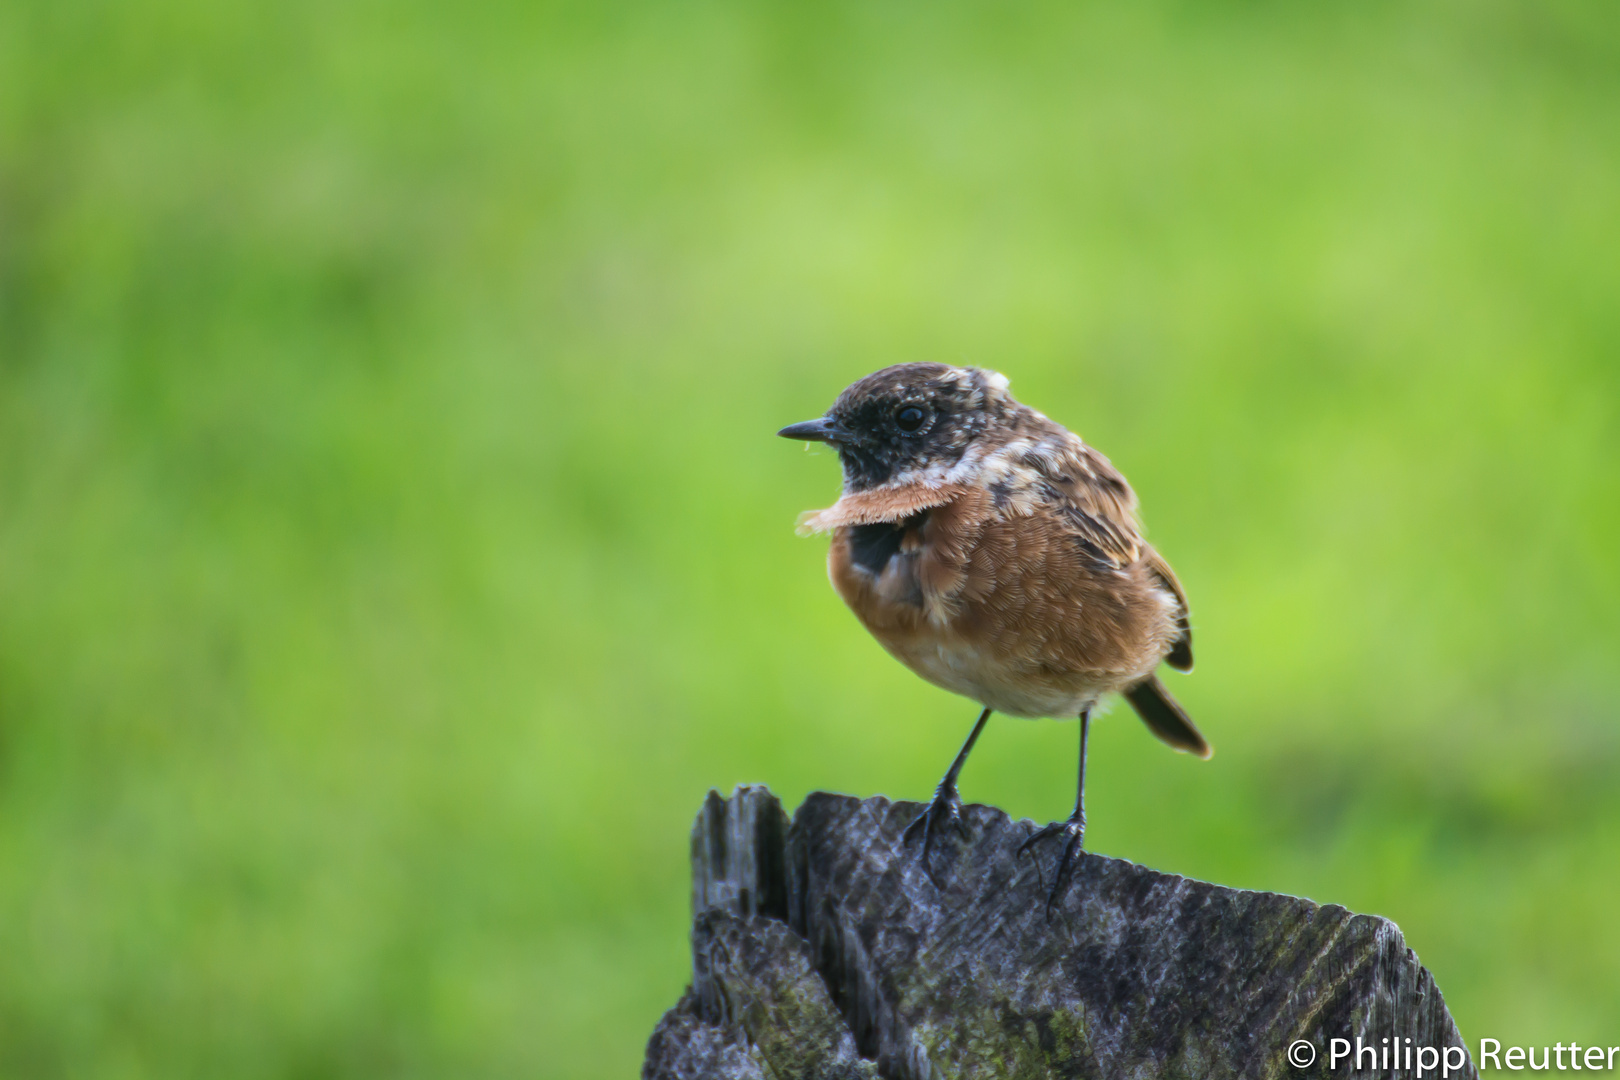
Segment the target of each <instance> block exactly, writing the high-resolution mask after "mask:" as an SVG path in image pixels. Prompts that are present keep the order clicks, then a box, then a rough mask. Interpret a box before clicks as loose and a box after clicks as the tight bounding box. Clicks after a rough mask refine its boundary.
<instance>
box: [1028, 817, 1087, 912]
mask: <svg viewBox="0 0 1620 1080" xmlns="http://www.w3.org/2000/svg"><path fill="white" fill-rule="evenodd" d="M1050 836H1061V837H1063V838H1064V844H1063V857H1062V858H1061V859H1059V860H1058V866H1057V874H1056V876H1055V877H1053V878H1052V889H1051V891H1050V892H1048V893H1047V894H1046V917H1047V919H1048V920H1050V919H1051V918H1052V904H1053V902H1054V901H1056V900H1057V898H1058V893H1060V892H1062V891H1063V887H1064V885H1066V884H1067V883H1068V881H1069V879H1070V878H1071V877H1072V876H1073V875H1074V867H1075V865H1076V863H1077V862H1078V860H1077V859H1076V858H1075V855H1076V853H1077V852H1079V851H1080V850H1081V842H1082V841H1083V840H1084V839H1085V836H1086V816H1085V815H1084V814H1074V815H1072V816H1071V817H1070V818H1069V820H1067V821H1054V822H1052V823H1051V824H1050V825H1048V826H1046V827H1045V828H1043V829H1039V830H1037V831H1036V832H1034V833H1033V834H1031V835H1030V838H1029V839H1028V840H1025V841H1024V842H1023V843H1022V844H1019V845H1018V854H1019V855H1022V854H1023V853H1024V852H1025V851H1026V850H1028V849H1029V848H1031V847H1033V846H1034V845H1035V844H1038V843H1040V842H1041V841H1042V840H1045V839H1046V838H1047V837H1050ZM1035 872H1036V873H1037V874H1040V873H1041V864H1040V860H1039V859H1037V860H1036V862H1035ZM1045 884H1046V877H1045V875H1044V874H1043V875H1041V885H1042V886H1043V887H1044V886H1045Z"/></svg>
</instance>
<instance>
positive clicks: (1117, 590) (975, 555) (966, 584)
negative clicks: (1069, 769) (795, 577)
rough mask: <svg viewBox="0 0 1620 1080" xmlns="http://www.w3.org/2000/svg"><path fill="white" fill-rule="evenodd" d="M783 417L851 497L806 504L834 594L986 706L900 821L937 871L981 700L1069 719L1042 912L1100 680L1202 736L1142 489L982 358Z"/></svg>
mask: <svg viewBox="0 0 1620 1080" xmlns="http://www.w3.org/2000/svg"><path fill="white" fill-rule="evenodd" d="M778 434H779V435H782V436H784V437H786V438H789V439H805V440H813V441H816V442H824V443H828V444H830V445H831V446H833V447H834V448H835V449H836V450H837V451H838V457H839V460H840V462H841V463H842V465H843V469H844V493H843V497H842V498H840V499H839V500H838V502H837V503H836V504H835V505H833V506H832V507H830V508H828V509H826V510H821V511H818V512H814V513H810V514H806V515H804V516H803V517H802V518H801V520H800V531H801V532H807V533H809V532H831V533H832V548H831V550H830V551H829V553H828V556H827V572H828V576H829V577H831V578H832V583H833V586H834V588H836V589H837V590H838V595H839V596H841V597H843V599H844V602H845V603H846V604H848V605H849V606H850V609H851V610H853V611H854V612H855V615H856V617H857V618H859V619H860V620H861V622H862V623H863V624H864V625H865V626H866V629H867V630H869V631H870V632H871V634H872V636H873V637H875V638H877V639H878V641H879V642H880V643H881V644H882V645H883V647H884V648H885V649H887V650H888V651H889V652H890V653H891V654H892V655H893V656H894V657H895V658H896V659H898V660H899V661H900V662H901V663H903V664H905V665H906V666H907V667H909V668H910V669H911V670H912V671H914V672H916V673H917V674H918V675H921V676H922V677H923V678H925V679H927V680H928V681H929V682H931V683H934V684H935V685H936V686H942V687H944V688H945V689H947V690H951V691H954V692H955V693H958V694H961V695H963V696H964V697H968V698H971V699H973V700H974V701H976V702H978V703H979V704H980V705H982V706H983V711H982V712H981V713H980V714H979V718H978V721H977V723H975V724H974V725H973V730H972V731H971V732H970V733H969V734H968V737H967V741H966V742H965V743H964V744H963V745H962V749H961V751H960V752H959V753H958V754H957V755H956V759H955V760H954V761H953V762H951V767H950V768H949V769H948V770H947V771H946V773H945V777H944V779H942V780H941V781H940V782H939V787H938V788H937V789H936V790H935V792H934V798H933V800H932V801H931V802H930V803H929V805H928V808H927V809H926V810H925V811H923V813H922V814H921V815H919V816H918V818H917V819H916V820H915V821H914V822H912V824H911V825H910V827H908V828H907V830H906V840H907V841H908V842H909V841H910V840H911V839H912V838H913V837H914V836H915V835H916V834H917V833H918V832H921V834H922V852H921V857H922V861H923V867H924V869H925V870H926V871H927V873H928V875H929V877H930V878H933V876H934V872H933V868H932V866H931V865H930V861H929V849H930V846H931V844H932V840H933V837H934V835H935V834H936V833H937V832H939V831H941V830H943V829H944V828H946V827H954V828H955V829H956V830H958V831H959V832H961V834H962V835H963V836H966V835H967V830H966V828H965V827H964V826H963V824H962V820H961V806H962V801H961V798H960V796H959V795H958V794H957V790H956V782H957V776H958V775H959V774H960V773H961V771H962V765H963V763H964V762H965V761H966V760H967V756H968V752H969V751H971V750H972V749H973V744H974V742H976V741H977V740H978V738H979V733H980V732H981V731H982V730H984V725H985V722H986V721H987V720H988V719H989V718H990V714H991V712H1000V713H1006V714H1007V715H1009V716H1021V717H1058V718H1067V717H1078V718H1079V720H1080V766H1079V780H1078V783H1077V790H1076V793H1075V801H1074V813H1073V814H1071V815H1070V816H1069V818H1068V820H1067V821H1063V822H1053V823H1052V824H1050V825H1047V826H1046V827H1045V828H1043V829H1041V830H1039V831H1038V832H1036V833H1034V834H1033V835H1031V836H1030V837H1029V839H1028V840H1026V841H1025V842H1024V844H1023V846H1022V847H1021V848H1020V849H1019V854H1022V853H1023V852H1024V851H1025V850H1027V849H1028V848H1030V847H1031V846H1032V845H1034V844H1036V843H1038V842H1039V841H1041V840H1044V839H1047V838H1050V837H1056V838H1061V839H1062V840H1063V841H1064V844H1063V854H1062V856H1061V858H1060V859H1059V861H1058V865H1057V872H1056V874H1055V875H1054V877H1053V881H1052V888H1051V891H1050V892H1049V893H1048V897H1047V910H1048V912H1050V910H1051V904H1052V901H1053V899H1055V897H1056V896H1057V895H1058V892H1059V890H1060V889H1061V888H1062V886H1063V883H1064V880H1065V878H1066V876H1067V875H1068V874H1069V873H1070V871H1071V868H1072V864H1073V862H1074V858H1075V852H1076V851H1077V850H1079V849H1080V847H1081V845H1082V843H1083V841H1084V837H1085V827H1086V813H1085V784H1086V737H1087V735H1088V733H1089V731H1090V718H1091V712H1092V710H1093V708H1094V707H1095V706H1096V704H1097V700H1098V699H1099V698H1100V697H1101V696H1102V695H1104V694H1106V693H1109V692H1110V691H1118V692H1119V693H1121V694H1123V695H1124V696H1125V699H1126V700H1127V701H1129V702H1130V703H1131V705H1132V706H1133V707H1134V708H1135V709H1136V712H1137V713H1138V714H1139V715H1140V716H1141V717H1142V719H1143V721H1145V722H1146V723H1147V726H1148V727H1149V728H1150V729H1151V730H1152V731H1153V733H1154V734H1155V735H1157V736H1158V737H1159V738H1161V739H1163V740H1164V741H1165V742H1167V743H1169V744H1170V745H1171V746H1173V747H1175V748H1176V749H1178V750H1185V751H1188V752H1190V753H1193V754H1197V755H1198V756H1200V757H1204V758H1207V757H1209V755H1210V747H1209V744H1208V743H1207V742H1205V741H1204V737H1203V736H1202V735H1200V734H1199V733H1198V729H1197V728H1196V727H1194V726H1193V722H1192V720H1191V719H1189V718H1188V716H1187V714H1186V712H1184V711H1183V710H1182V708H1181V706H1180V705H1178V704H1177V703H1176V700H1175V699H1174V698H1173V697H1171V696H1170V692H1169V691H1168V690H1166V689H1165V686H1164V684H1163V683H1162V682H1160V681H1159V677H1158V676H1157V675H1156V674H1155V672H1156V670H1157V668H1158V666H1159V663H1160V662H1161V661H1163V662H1164V663H1167V664H1169V665H1170V666H1171V667H1173V668H1176V669H1177V670H1180V671H1190V670H1191V669H1192V664H1193V657H1192V630H1191V628H1190V626H1189V625H1188V619H1187V598H1186V595H1185V594H1184V593H1183V592H1182V589H1181V584H1180V582H1178V581H1177V580H1176V575H1175V574H1174V572H1172V571H1171V569H1170V565H1169V564H1168V563H1166V562H1165V561H1164V559H1163V557H1161V556H1160V555H1159V553H1158V552H1157V551H1155V550H1153V548H1152V547H1151V546H1150V545H1149V544H1148V543H1147V541H1146V540H1144V539H1143V538H1142V526H1141V523H1140V521H1139V520H1138V518H1137V513H1136V495H1135V493H1134V492H1133V491H1132V490H1131V488H1130V486H1129V485H1128V484H1126V482H1125V478H1124V477H1123V476H1121V475H1120V473H1119V471H1118V470H1116V469H1115V468H1114V467H1113V466H1112V465H1111V464H1109V462H1108V459H1107V458H1105V457H1103V456H1102V455H1101V454H1099V453H1098V452H1097V451H1095V450H1093V449H1092V448H1091V447H1089V446H1087V445H1086V444H1085V443H1084V442H1082V441H1081V440H1080V437H1079V436H1078V435H1075V434H1074V433H1073V432H1071V431H1069V430H1067V429H1066V428H1064V427H1063V426H1062V425H1060V424H1057V423H1054V422H1053V421H1051V420H1049V419H1047V418H1046V417H1045V416H1043V415H1041V414H1040V413H1038V412H1036V411H1035V410H1034V409H1031V408H1029V407H1028V406H1026V405H1022V404H1020V403H1019V402H1017V401H1015V400H1014V399H1013V397H1012V395H1011V394H1010V393H1008V391H1007V380H1006V378H1004V377H1003V376H1001V375H999V374H997V373H995V372H992V371H985V370H982V369H980V368H962V367H952V366H950V365H947V364H899V365H896V366H894V367H889V368H884V369H883V370H882V371H879V372H876V373H874V374H871V375H868V376H867V377H866V378H864V379H861V380H860V381H858V382H856V383H854V384H852V385H851V386H850V387H848V388H847V389H846V390H845V391H844V392H843V393H842V394H840V395H839V396H838V400H837V401H835V402H833V405H832V408H830V409H828V410H827V414H826V415H825V416H823V417H821V418H820V419H817V420H808V421H806V422H804V423H802V424H793V425H792V426H790V427H785V428H783V429H782V430H781V431H780V432H778ZM936 883H937V881H936Z"/></svg>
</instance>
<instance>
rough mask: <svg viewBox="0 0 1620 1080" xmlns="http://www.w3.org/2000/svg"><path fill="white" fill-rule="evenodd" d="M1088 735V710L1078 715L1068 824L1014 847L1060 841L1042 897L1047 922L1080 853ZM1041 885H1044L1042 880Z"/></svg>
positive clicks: (1058, 824) (1021, 850)
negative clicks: (1077, 778)
mask: <svg viewBox="0 0 1620 1080" xmlns="http://www.w3.org/2000/svg"><path fill="white" fill-rule="evenodd" d="M1090 731H1091V710H1090V709H1087V710H1086V711H1085V712H1083V713H1081V714H1080V781H1079V784H1078V786H1077V788H1076V790H1075V795H1074V813H1072V814H1070V815H1069V820H1068V821H1054V822H1052V823H1051V824H1050V825H1048V826H1046V827H1045V828H1044V829H1041V830H1039V831H1038V832H1036V833H1035V834H1034V835H1032V836H1031V837H1030V838H1029V839H1028V840H1025V841H1024V842H1023V843H1022V844H1020V845H1019V846H1018V854H1020V855H1022V854H1023V853H1024V851H1025V849H1026V848H1028V847H1030V846H1031V845H1033V844H1035V843H1037V842H1038V841H1041V840H1045V839H1046V838H1047V837H1049V836H1061V837H1063V838H1064V844H1063V857H1062V858H1061V859H1059V860H1058V866H1057V875H1056V876H1055V877H1053V879H1052V891H1051V892H1049V893H1047V894H1046V917H1047V918H1048V919H1050V918H1051V917H1052V902H1053V901H1054V900H1056V899H1057V896H1058V893H1059V892H1061V891H1062V890H1063V886H1064V884H1065V883H1066V882H1067V880H1068V878H1069V875H1070V873H1071V872H1072V871H1073V869H1074V864H1075V853H1076V852H1078V851H1079V850H1080V845H1081V843H1082V842H1083V841H1084V840H1085V837H1086V736H1087V735H1088V734H1089V733H1090ZM1035 871H1036V873H1039V872H1040V863H1039V862H1037V863H1036V864H1035ZM1042 881H1043V883H1044V881H1045V879H1044V877H1043V879H1042Z"/></svg>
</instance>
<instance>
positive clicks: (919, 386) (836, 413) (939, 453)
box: [777, 364, 1017, 492]
mask: <svg viewBox="0 0 1620 1080" xmlns="http://www.w3.org/2000/svg"><path fill="white" fill-rule="evenodd" d="M1016 407H1017V405H1016V403H1015V402H1014V401H1013V400H1012V398H1011V397H1010V396H1009V395H1008V394H1007V380H1006V379H1005V378H1004V377H1003V376H1001V375H999V374H997V373H996V372H993V371H985V370H984V369H982V368H963V367H952V366H950V365H949V364H896V365H895V366H894V367H887V368H884V369H883V370H882V371H876V372H873V373H872V374H871V375H868V376H866V378H864V379H861V380H859V381H858V382H855V383H852V384H850V386H849V387H848V388H846V389H845V390H844V392H843V393H842V394H839V395H838V400H837V401H834V402H833V404H832V408H830V409H828V410H827V415H825V416H822V417H819V418H818V419H815V420H806V421H805V422H804V423H802V424H792V425H790V426H788V427H785V428H783V429H782V430H781V431H779V432H777V434H778V435H781V436H782V437H783V438H788V439H805V440H808V441H813V442H824V443H828V444H829V445H831V446H832V447H834V448H835V449H836V450H837V451H838V457H839V460H840V461H842V462H843V466H844V490H845V491H848V492H856V491H865V490H867V489H869V488H874V487H878V486H880V485H884V484H893V483H900V484H904V483H908V482H911V481H915V480H924V481H932V482H935V483H938V482H941V481H943V480H945V479H946V476H947V474H948V473H949V472H950V470H951V469H952V467H954V466H955V465H956V464H957V463H958V462H960V461H961V460H962V456H963V455H964V454H965V453H966V452H967V451H968V449H969V448H970V447H971V446H972V445H973V444H974V442H975V440H977V439H979V438H980V437H981V436H982V435H983V434H984V433H985V432H986V431H987V430H989V429H990V428H991V427H992V426H993V425H994V424H995V422H996V421H997V419H998V418H999V417H1000V416H1001V415H1002V413H1003V412H1005V411H1006V410H1007V409H1008V408H1016Z"/></svg>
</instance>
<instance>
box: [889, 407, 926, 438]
mask: <svg viewBox="0 0 1620 1080" xmlns="http://www.w3.org/2000/svg"><path fill="white" fill-rule="evenodd" d="M925 419H926V416H925V415H924V414H923V411H922V410H921V409H919V408H918V407H917V406H915V405H907V406H905V407H904V408H902V409H901V410H900V411H899V412H897V413H895V414H894V425H895V427H897V428H899V429H900V430H901V431H905V432H912V431H916V430H917V429H918V428H920V427H922V426H923V420H925Z"/></svg>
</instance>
